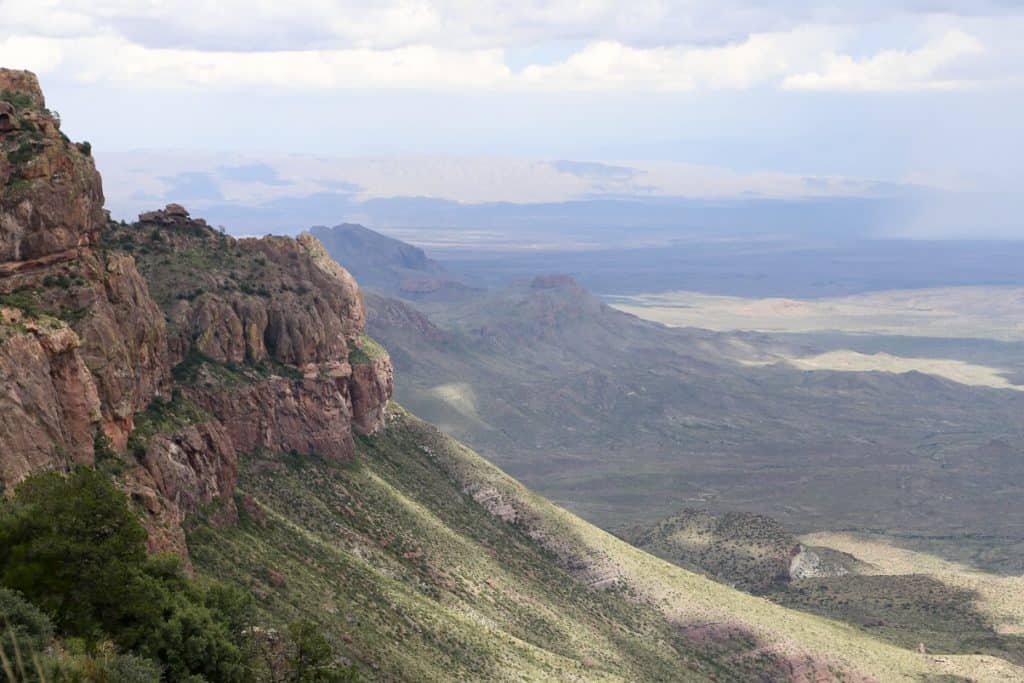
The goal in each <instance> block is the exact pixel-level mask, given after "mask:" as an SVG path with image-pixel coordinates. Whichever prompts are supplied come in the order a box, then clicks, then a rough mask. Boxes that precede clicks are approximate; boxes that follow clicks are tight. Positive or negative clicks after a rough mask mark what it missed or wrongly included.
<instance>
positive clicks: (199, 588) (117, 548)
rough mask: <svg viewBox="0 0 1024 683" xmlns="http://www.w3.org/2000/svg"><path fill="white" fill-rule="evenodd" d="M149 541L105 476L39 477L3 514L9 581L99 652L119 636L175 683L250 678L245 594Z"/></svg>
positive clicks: (1, 568)
mask: <svg viewBox="0 0 1024 683" xmlns="http://www.w3.org/2000/svg"><path fill="white" fill-rule="evenodd" d="M146 539H147V535H146V531H145V529H143V527H142V525H141V524H140V523H139V521H138V520H137V519H136V518H135V517H134V516H133V515H132V513H131V512H130V510H129V507H128V499H127V496H125V494H124V493H122V492H121V491H119V490H118V489H117V488H116V487H115V486H114V485H113V484H112V483H111V482H110V480H109V479H108V478H107V477H106V476H104V475H103V474H101V473H99V472H96V471H95V470H91V469H86V468H79V469H76V470H74V471H73V472H72V473H71V474H70V475H69V476H67V477H65V476H62V475H60V474H58V473H53V472H51V473H47V474H40V475H35V476H33V477H30V478H28V479H27V480H25V481H24V482H23V483H22V484H21V485H19V486H18V488H17V489H15V494H14V498H13V501H12V502H11V503H10V504H9V505H7V506H6V508H5V510H4V512H3V514H2V515H0V584H2V585H4V586H6V587H8V588H11V589H15V590H18V591H20V592H21V593H22V595H23V596H24V597H25V598H26V599H28V600H29V601H30V602H32V603H34V604H35V605H37V606H39V607H41V608H42V609H43V610H44V611H45V612H47V613H48V614H50V615H52V618H53V621H54V624H55V626H56V628H57V630H58V632H59V634H60V635H61V636H64V637H77V638H81V639H82V640H83V641H84V642H85V643H86V644H87V647H88V648H90V649H94V648H95V647H96V646H97V645H99V644H101V643H103V642H105V641H108V640H109V641H111V642H112V643H113V644H114V645H115V646H116V647H117V648H119V649H120V650H122V651H125V652H131V653H133V654H135V655H140V656H142V657H145V658H148V659H153V660H155V661H157V662H159V663H160V665H161V666H162V667H163V668H164V670H165V674H166V676H167V677H168V678H169V679H170V680H175V681H182V680H188V679H189V677H191V676H194V675H201V676H203V677H205V679H206V680H209V681H232V682H233V681H244V680H245V679H246V670H245V662H244V660H243V657H242V651H241V649H240V648H239V646H238V644H237V641H238V639H239V637H240V636H239V634H240V632H241V629H240V624H241V622H242V621H243V620H244V606H245V605H246V604H247V602H246V599H245V596H244V595H242V594H240V593H237V592H233V591H232V590H231V589H229V588H226V587H220V586H211V585H209V584H205V583H199V582H194V581H190V580H189V579H188V577H187V576H185V573H184V571H183V570H182V567H181V562H180V560H179V559H178V558H177V557H176V556H173V555H158V556H150V555H148V554H147V552H146ZM129 664H130V663H124V665H125V666H129ZM83 680H89V679H83ZM109 680H121V679H117V678H111V679H109Z"/></svg>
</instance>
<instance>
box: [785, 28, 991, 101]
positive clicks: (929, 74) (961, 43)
mask: <svg viewBox="0 0 1024 683" xmlns="http://www.w3.org/2000/svg"><path fill="white" fill-rule="evenodd" d="M984 51H985V47H984V45H982V43H981V41H979V40H978V39H977V38H975V37H974V36H971V35H968V34H966V33H963V32H962V31H950V32H948V33H946V34H945V35H943V36H942V37H940V38H938V39H937V40H934V41H932V42H930V43H928V44H927V45H925V46H924V47H921V48H920V49H918V50H912V51H901V50H883V51H881V52H879V53H878V54H876V55H874V56H872V57H870V58H868V59H863V60H860V61H858V60H855V59H854V58H853V57H850V56H849V55H839V54H834V53H833V54H830V55H829V56H828V58H827V61H826V64H825V67H824V69H822V70H821V71H815V72H810V73H801V74H795V75H792V76H788V77H787V78H786V79H785V80H784V81H783V87H784V88H789V89H792V90H861V91H866V90H876V91H877V90H948V89H953V88H960V87H964V86H966V85H969V84H970V81H968V80H965V79H959V78H956V77H953V76H949V75H946V74H945V73H944V69H946V68H947V67H950V66H952V65H954V64H956V63H957V62H958V61H960V60H961V59H962V58H964V57H969V56H972V55H978V54H980V53H983V52H984Z"/></svg>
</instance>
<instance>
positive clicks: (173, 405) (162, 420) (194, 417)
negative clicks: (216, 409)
mask: <svg viewBox="0 0 1024 683" xmlns="http://www.w3.org/2000/svg"><path fill="white" fill-rule="evenodd" d="M209 419H210V416H209V415H208V414H206V413H205V412H204V411H203V410H202V409H200V408H199V407H198V406H197V405H196V404H195V403H193V402H192V401H190V400H189V399H188V398H186V397H185V396H184V395H183V394H182V393H181V391H180V390H177V389H175V391H174V392H173V393H172V395H171V398H170V399H169V400H168V399H163V398H160V397H157V398H155V399H153V402H152V403H150V404H149V407H147V408H146V410H144V411H143V412H141V413H137V414H136V415H135V429H134V430H133V431H132V433H131V436H129V437H128V450H129V451H130V452H131V453H133V454H135V456H136V457H142V456H143V455H145V453H146V449H147V448H148V447H149V440H150V439H151V438H152V437H153V435H154V434H166V435H170V434H174V433H175V432H176V431H178V430H180V429H181V428H183V427H187V426H189V425H193V424H198V423H200V422H205V421H206V420H209Z"/></svg>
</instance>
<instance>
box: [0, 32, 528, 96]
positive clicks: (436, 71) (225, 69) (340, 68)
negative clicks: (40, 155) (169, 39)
mask: <svg viewBox="0 0 1024 683" xmlns="http://www.w3.org/2000/svg"><path fill="white" fill-rule="evenodd" d="M0 62H2V63H5V64H17V65H19V66H24V67H27V68H31V69H34V70H37V71H38V72H39V73H40V74H42V75H43V76H47V75H51V74H52V75H54V76H56V77H59V78H63V79H67V80H70V81H73V82H77V83H84V84H130V85H136V86H143V87H158V88H159V87H169V88H180V87H226V88H247V87H260V88H264V87H267V88H275V89H293V88H306V89H329V88H343V87H407V88H409V87H412V88H416V87H438V86H441V87H467V86H469V87H472V86H494V85H496V84H500V83H501V82H503V81H505V80H507V79H508V77H509V70H508V68H507V67H506V66H505V64H504V60H503V56H502V52H501V50H473V51H453V50H444V49H441V48H435V47H433V46H429V45H418V46H409V47H402V48H396V49H393V50H369V49H365V48H353V49H348V50H309V51H301V52H300V51H288V52H203V51H198V50H171V49H149V48H145V47H142V46H140V45H138V44H135V43H132V42H129V41H127V40H125V39H124V38H120V37H117V36H100V37H91V38H77V39H69V38H38V37H34V38H22V37H12V38H8V39H6V40H3V41H0Z"/></svg>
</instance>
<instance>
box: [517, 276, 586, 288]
mask: <svg viewBox="0 0 1024 683" xmlns="http://www.w3.org/2000/svg"><path fill="white" fill-rule="evenodd" d="M530 289H568V290H574V291H580V292H582V291H584V290H583V287H581V286H580V285H579V283H578V282H576V280H575V278H573V277H572V276H571V275H564V274H562V273H551V274H547V275H538V276H537V277H535V278H533V280H531V281H530Z"/></svg>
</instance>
